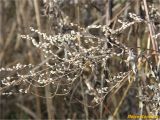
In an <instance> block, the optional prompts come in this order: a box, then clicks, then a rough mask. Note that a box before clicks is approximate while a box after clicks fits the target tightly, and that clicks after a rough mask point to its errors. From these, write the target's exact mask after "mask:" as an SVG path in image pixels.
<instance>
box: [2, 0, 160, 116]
mask: <svg viewBox="0 0 160 120" xmlns="http://www.w3.org/2000/svg"><path fill="white" fill-rule="evenodd" d="M53 1H54V0H0V67H11V66H13V65H16V64H17V63H22V64H29V63H31V64H35V65H36V64H38V63H40V59H41V55H40V51H39V50H37V48H35V47H34V46H33V45H32V43H31V42H30V41H27V40H22V39H21V37H20V35H22V34H25V35H26V34H29V35H31V36H34V37H35V38H36V37H37V39H38V36H36V35H34V34H33V33H31V32H30V31H29V27H33V28H35V29H39V30H40V31H42V32H46V33H47V34H52V35H55V34H58V33H63V32H64V33H66V32H67V31H69V29H68V28H67V29H63V30H60V29H57V27H58V23H59V22H60V21H61V19H63V21H64V22H66V23H71V22H72V23H75V24H78V25H79V26H81V27H84V28H86V27H87V26H88V25H92V24H96V25H108V26H109V27H110V28H112V29H116V28H118V26H119V23H118V22H117V21H118V19H121V20H123V21H130V19H129V16H128V14H129V13H130V12H131V13H135V14H136V15H138V16H140V17H141V18H142V19H146V20H147V16H146V11H145V5H144V1H145V0H55V1H56V2H53ZM146 1H147V7H148V11H149V16H150V20H151V22H152V23H153V28H154V32H153V33H154V34H156V33H159V32H160V16H156V15H157V14H156V12H157V11H158V12H160V0H146ZM52 2H53V4H54V5H53V6H52V7H53V8H49V7H48V6H49V4H52ZM50 7H51V6H50ZM153 8H157V9H153ZM59 12H61V14H59ZM61 15H62V16H61ZM154 15H155V16H154ZM152 18H153V19H152ZM90 32H91V33H93V34H94V35H100V34H101V33H99V32H98V31H94V30H93V31H90ZM117 37H118V41H119V42H121V43H123V44H125V45H127V46H129V47H130V48H135V50H136V51H137V52H138V51H139V50H140V49H142V50H145V49H155V50H157V48H154V46H153V42H152V43H151V42H150V31H149V29H148V26H147V25H146V24H145V23H140V24H138V23H137V24H134V25H133V26H131V27H129V28H127V29H125V30H124V31H123V33H122V34H118V35H117ZM157 41H158V42H157V43H158V44H160V42H159V38H157ZM150 43H151V44H150ZM148 46H149V47H148ZM154 63H155V64H158V62H156V61H155V62H154ZM110 64H111V66H110V71H112V72H114V73H116V72H118V71H124V72H125V71H127V67H126V66H125V65H124V66H123V65H122V66H119V63H118V62H116V61H114V60H113V61H110ZM143 79H145V78H143ZM147 82H149V84H150V83H152V82H155V80H151V79H149V80H148V81H147ZM147 82H146V83H147ZM127 85H128V84H127V83H126V84H124V85H123V86H122V88H121V89H120V90H119V91H118V92H116V94H110V95H109V96H107V98H106V100H105V101H104V102H103V112H102V114H101V115H100V109H99V106H96V107H89V108H87V112H86V108H85V107H84V106H85V105H83V104H82V103H80V102H78V101H76V100H73V101H72V102H71V101H70V97H71V96H70V94H72V93H69V95H64V96H55V97H54V98H53V99H46V98H41V97H39V96H38V95H43V96H46V97H47V96H50V93H49V92H48V89H49V87H45V88H34V93H35V94H34V95H33V94H29V93H28V94H23V93H17V94H16V92H15V93H14V94H13V95H6V96H2V95H1V96H0V119H47V118H48V119H49V118H50V119H53V118H56V119H66V118H70V119H87V118H88V119H91V118H92V119H99V118H101V119H102V118H108V117H110V116H112V115H113V112H114V111H115V109H116V106H117V105H118V104H119V102H120V100H121V97H122V95H123V93H124V92H125V90H126V88H127ZM13 87H14V91H16V90H19V89H20V88H19V86H13ZM16 87H17V88H16ZM21 87H23V86H21ZM136 89H137V88H136V85H135V86H134V85H133V86H132V89H131V90H130V91H129V93H128V95H127V96H126V97H125V100H124V101H123V103H122V105H121V107H120V110H119V112H118V115H117V116H116V117H117V119H118V118H119V119H125V118H127V115H128V114H136V113H138V112H137V111H138V109H139V102H138V98H136V95H137V93H136V92H137V91H136ZM75 94H76V93H75ZM74 96H76V95H74ZM77 97H79V96H78V95H77ZM133 98H134V99H133ZM72 99H74V98H72ZM79 99H80V98H79ZM144 109H145V110H144V111H145V112H144V114H149V113H150V111H152V110H151V109H150V106H149V105H148V106H147V105H146V106H145V107H144ZM86 114H87V115H86Z"/></svg>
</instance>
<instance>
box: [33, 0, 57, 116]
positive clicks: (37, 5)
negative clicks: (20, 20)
mask: <svg viewBox="0 0 160 120" xmlns="http://www.w3.org/2000/svg"><path fill="white" fill-rule="evenodd" d="M38 2H39V1H38V0H34V7H35V13H36V21H37V26H38V30H39V31H42V29H41V21H40V12H39V4H38ZM39 39H40V41H42V39H41V36H39ZM41 60H42V61H43V60H44V56H43V54H42V56H41ZM49 90H50V86H49V85H47V86H46V87H45V94H46V102H47V104H46V105H47V112H48V119H53V118H54V117H53V116H54V115H53V110H52V109H53V106H52V99H50V98H49V97H50V96H51V93H50V91H49ZM36 92H37V91H36ZM37 99H38V98H37ZM38 108H40V107H38Z"/></svg>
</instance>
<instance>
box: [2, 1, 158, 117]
mask: <svg viewBox="0 0 160 120" xmlns="http://www.w3.org/2000/svg"><path fill="white" fill-rule="evenodd" d="M144 1H145V0H144ZM72 2H73V3H74V2H75V3H74V4H75V5H76V6H77V8H78V9H80V5H81V4H82V5H83V4H86V5H90V4H91V5H92V4H93V3H94V2H93V3H92V2H88V3H87V2H86V3H85V2H84V3H83V2H77V3H76V1H72V0H71V1H70V4H73V3H72ZM95 2H98V1H95ZM65 3H66V1H65V0H63V1H58V0H55V1H50V0H49V1H47V0H43V4H44V6H45V7H44V9H43V10H42V12H43V14H44V16H47V17H48V19H49V21H50V22H51V23H50V24H51V29H52V32H42V31H41V30H42V28H41V27H39V28H37V29H35V27H34V26H33V27H30V28H28V29H30V31H31V33H32V34H21V35H20V38H21V41H27V43H28V41H29V42H30V43H32V44H33V46H34V47H35V48H36V50H37V51H39V56H41V62H39V63H37V64H28V65H24V64H21V63H18V64H16V65H15V66H13V67H2V68H0V80H1V83H0V84H1V87H0V93H1V95H2V97H3V95H14V94H20V93H24V94H30V93H32V94H34V95H36V96H39V97H42V98H46V97H45V96H44V95H43V94H41V95H40V94H36V93H34V88H44V87H46V86H48V85H50V86H51V89H50V91H49V92H50V93H51V96H49V98H51V99H53V97H56V96H68V97H69V98H70V102H71V103H72V102H73V101H77V102H79V103H80V104H82V105H83V106H85V114H86V116H87V114H88V113H87V112H88V111H89V110H88V107H92V108H94V107H97V106H99V105H100V106H101V109H102V111H101V114H102V113H103V111H105V112H104V113H105V114H106V116H104V115H101V118H104V117H109V116H113V117H117V115H118V113H119V111H120V107H121V106H122V103H123V102H124V101H125V100H127V99H130V98H128V96H129V95H130V94H131V93H130V91H132V89H134V88H136V89H135V91H136V93H135V94H133V95H136V96H134V97H135V99H138V101H139V103H141V104H139V105H140V106H139V110H137V112H135V113H133V114H141V115H142V114H144V113H147V112H146V111H148V109H149V111H150V112H152V114H153V115H158V113H159V111H160V109H159V108H160V107H159V106H160V104H159V103H160V53H159V48H160V46H159V44H160V42H159V41H158V39H159V34H160V33H158V32H159V31H158V27H156V26H154V25H153V22H152V24H150V22H151V21H154V20H157V19H160V14H159V12H158V11H157V10H156V9H155V8H154V7H152V6H150V7H149V8H147V9H148V10H149V13H147V12H146V14H148V16H149V18H150V19H146V18H142V16H138V15H137V14H135V13H133V12H127V15H128V17H127V19H126V20H124V19H121V18H119V19H116V20H113V19H112V21H111V24H110V25H109V26H108V25H105V24H104V25H95V24H91V25H86V27H84V26H81V25H80V24H82V23H81V22H80V20H79V23H78V24H75V23H73V22H74V21H73V22H71V21H72V20H69V19H68V18H69V17H68V16H67V15H66V14H67V13H65V11H64V10H65V9H67V8H65V5H64V4H65ZM144 3H145V2H144ZM68 4H69V3H68ZM99 4H100V3H99ZM99 4H98V5H99ZM140 4H142V3H140ZM60 6H63V7H64V8H62V9H60V8H61V7H60ZM144 7H146V6H145V4H144ZM82 8H83V7H82ZM63 9H64V10H63ZM97 9H98V8H97ZM144 11H145V10H144ZM84 19H85V18H84ZM110 19H111V18H110ZM149 20H150V21H149ZM113 24H114V25H113ZM138 25H139V26H140V27H141V26H143V27H144V28H145V29H146V28H148V27H149V31H150V39H152V45H153V49H152V48H145V47H144V46H143V45H142V47H140V48H139V46H138V47H135V46H131V45H130V44H128V43H126V42H123V40H122V39H121V38H123V39H127V37H128V38H129V37H130V34H129V33H128V36H126V35H125V33H126V32H127V31H131V32H132V29H134V27H135V26H138ZM153 27H155V29H156V30H155V31H154V30H153V29H154V28H153ZM40 28H41V29H40ZM122 35H124V37H123V36H122ZM35 36H38V37H35ZM121 36H122V37H121ZM140 36H141V35H140ZM135 39H136V38H135ZM127 42H130V41H127ZM148 44H150V43H148ZM136 51H137V52H136ZM42 58H43V59H42ZM117 66H118V67H119V68H117ZM15 86H16V87H17V86H18V88H15ZM124 87H125V88H124ZM124 89H126V90H124ZM121 91H122V92H123V93H122V97H121V96H120V97H117V98H118V100H119V102H118V101H117V107H113V108H111V111H112V114H110V113H106V109H107V108H108V107H107V105H106V104H109V103H110V102H111V99H112V96H114V97H116V94H117V93H119V92H121ZM127 93H128V94H129V95H127ZM133 95H130V96H131V97H133ZM86 99H87V100H86ZM106 101H107V102H106ZM105 103H106V104H105ZM113 104H114V103H112V105H113ZM144 106H146V108H144ZM109 107H111V106H110V105H109ZM148 107H149V108H148ZM143 108H144V109H145V110H144V111H143ZM104 109H105V110H104ZM112 109H113V110H112ZM122 111H125V110H122ZM86 118H87V119H88V117H86Z"/></svg>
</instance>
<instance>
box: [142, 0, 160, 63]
mask: <svg viewBox="0 0 160 120" xmlns="http://www.w3.org/2000/svg"><path fill="white" fill-rule="evenodd" d="M143 3H144V8H145V12H146V18H147V22H148V28H149V32H150V37H151V41H152V46H153V50H154V52H155V51H158V46H157V42H156V40H155V39H154V37H153V35H154V34H155V32H154V29H153V25H152V23H151V21H150V18H149V12H148V8H147V2H146V0H143ZM155 60H156V63H157V62H158V58H157V56H156V55H155Z"/></svg>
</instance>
